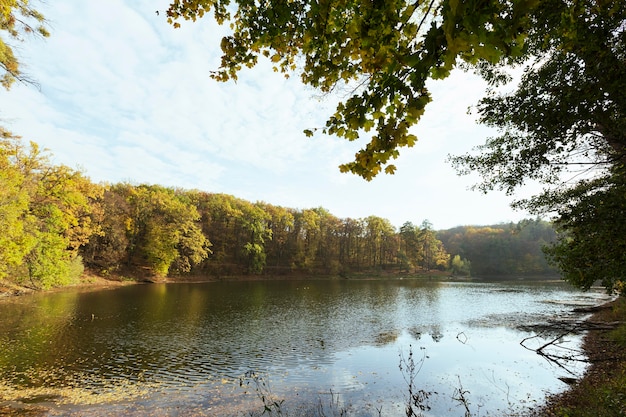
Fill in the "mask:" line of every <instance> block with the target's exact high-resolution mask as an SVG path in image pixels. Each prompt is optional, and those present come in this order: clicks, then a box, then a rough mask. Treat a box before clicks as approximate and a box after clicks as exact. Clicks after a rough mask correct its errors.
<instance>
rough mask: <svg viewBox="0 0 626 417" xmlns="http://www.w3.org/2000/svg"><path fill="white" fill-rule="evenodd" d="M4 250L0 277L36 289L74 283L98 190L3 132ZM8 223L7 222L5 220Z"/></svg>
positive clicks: (1, 208) (0, 254) (0, 143)
mask: <svg viewBox="0 0 626 417" xmlns="http://www.w3.org/2000/svg"><path fill="white" fill-rule="evenodd" d="M1 132H2V139H1V141H0V149H1V151H0V164H1V165H2V167H1V168H2V171H1V172H2V173H1V174H0V182H1V183H2V186H3V187H2V191H1V192H0V199H2V200H4V201H3V203H4V204H2V205H0V212H1V213H2V216H0V219H1V220H0V224H1V225H2V226H4V227H3V230H6V234H4V233H3V236H2V237H0V240H4V239H6V238H8V239H10V240H6V241H5V242H3V244H2V249H0V258H2V259H3V261H4V262H3V265H2V267H0V278H1V277H2V275H4V276H6V275H7V274H8V273H10V274H11V276H12V277H13V279H14V280H16V281H19V282H23V283H27V284H29V285H32V286H34V287H41V288H50V287H53V286H60V285H65V284H68V283H70V282H71V281H73V280H75V279H77V278H78V276H79V275H80V274H81V273H82V261H81V259H80V257H79V252H78V251H79V248H80V247H81V246H83V245H84V244H85V243H86V242H87V240H88V238H89V236H91V235H92V234H94V233H97V232H98V228H99V226H98V225H96V224H93V223H92V222H91V217H90V215H91V210H92V201H93V200H95V199H96V198H97V197H98V195H99V193H100V190H99V189H98V187H95V186H93V184H92V183H91V182H90V181H89V180H88V179H87V178H85V177H84V176H83V175H82V174H81V173H80V172H78V171H74V170H72V169H70V168H68V167H65V166H63V165H60V166H55V165H52V164H50V162H49V160H48V155H47V154H46V153H45V152H42V151H40V150H39V147H38V146H37V144H35V143H34V142H31V143H30V146H29V147H26V146H24V144H23V143H22V141H21V138H20V137H17V136H14V135H12V134H11V133H9V132H7V131H5V130H1ZM2 223H4V224H2Z"/></svg>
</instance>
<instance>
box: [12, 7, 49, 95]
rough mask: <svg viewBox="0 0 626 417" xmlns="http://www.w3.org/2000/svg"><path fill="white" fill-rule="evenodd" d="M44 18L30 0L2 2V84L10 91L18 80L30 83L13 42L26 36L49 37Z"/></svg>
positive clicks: (19, 40)
mask: <svg viewBox="0 0 626 417" xmlns="http://www.w3.org/2000/svg"><path fill="white" fill-rule="evenodd" d="M44 23H45V19H44V16H43V15H42V14H41V13H39V12H38V11H37V10H35V9H34V8H33V7H32V5H31V2H30V1H28V0H0V31H2V32H0V35H1V34H4V36H0V71H1V72H2V73H1V74H0V84H1V85H2V86H3V87H4V88H5V89H9V88H10V87H11V84H13V83H14V82H15V81H16V80H19V81H28V78H27V77H26V76H25V75H24V73H23V72H22V70H21V65H20V62H19V60H18V58H17V57H16V56H15V53H14V47H13V46H11V43H12V42H21V41H23V40H24V37H25V36H26V35H31V34H37V35H40V36H43V37H47V36H49V33H48V30H47V29H46V27H45V25H44Z"/></svg>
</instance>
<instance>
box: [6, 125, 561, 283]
mask: <svg viewBox="0 0 626 417" xmlns="http://www.w3.org/2000/svg"><path fill="white" fill-rule="evenodd" d="M0 164H1V166H0V182H1V183H2V185H3V186H2V187H1V188H0V229H1V230H3V233H2V235H0V278H2V279H7V280H10V281H12V282H15V283H19V284H22V285H28V286H32V287H36V288H49V287H53V286H60V285H65V284H69V283H71V282H74V281H75V280H76V279H77V278H78V277H79V276H80V275H81V274H82V273H83V272H84V269H85V268H87V269H88V270H89V271H91V272H94V273H97V274H100V275H103V276H124V275H125V276H131V277H137V278H146V277H172V278H176V277H183V276H190V275H191V276H195V277H197V276H207V277H220V278H222V277H229V276H241V275H254V274H257V275H258V274H264V275H272V276H281V275H294V274H298V275H311V276H312V275H330V276H348V275H349V274H353V273H359V272H373V271H377V272H382V271H386V272H396V273H415V272H420V271H431V270H439V271H450V273H451V274H458V275H470V274H473V275H494V274H497V275H509V274H545V273H546V272H550V271H551V270H550V269H549V268H548V266H547V265H546V262H545V259H544V258H543V255H542V253H541V246H542V245H543V244H544V243H546V242H549V241H551V240H553V239H554V231H553V230H552V228H551V227H550V225H549V224H547V223H545V222H542V221H539V220H537V221H531V220H528V221H524V222H521V223H519V224H516V225H514V224H509V225H498V226H490V227H459V228H455V229H451V230H447V231H440V232H436V231H435V230H433V227H432V225H431V224H430V223H429V222H428V221H424V222H422V224H421V225H419V226H417V225H414V224H412V223H410V222H406V223H405V224H403V225H402V226H401V227H400V228H399V229H396V227H394V225H392V224H391V223H390V222H389V221H388V220H387V219H384V218H380V217H377V216H369V217H367V218H363V219H351V218H345V219H341V218H338V217H336V216H334V215H332V214H331V213H330V212H328V210H326V209H324V208H321V207H319V208H311V209H293V208H285V207H280V206H275V205H272V204H269V203H264V202H256V203H252V202H249V201H246V200H243V199H240V198H237V197H234V196H232V195H227V194H215V193H208V192H204V191H198V190H184V189H174V188H166V187H162V186H159V185H145V184H140V185H134V184H128V183H121V184H95V183H92V182H91V181H90V180H89V179H88V178H86V177H85V176H84V175H83V174H82V173H81V172H79V171H75V170H73V169H70V168H68V167H66V166H62V165H53V164H51V163H50V162H49V155H48V154H47V153H46V152H42V151H40V150H39V148H38V146H37V145H36V144H35V143H30V145H28V146H26V145H25V144H24V143H23V142H22V140H21V138H19V137H16V136H13V135H12V134H11V133H9V132H7V131H2V139H1V146H0Z"/></svg>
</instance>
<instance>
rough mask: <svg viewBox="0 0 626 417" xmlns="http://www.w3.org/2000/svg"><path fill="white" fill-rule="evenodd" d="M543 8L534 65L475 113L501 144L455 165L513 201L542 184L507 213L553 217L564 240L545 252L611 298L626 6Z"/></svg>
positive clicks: (620, 243) (624, 122) (568, 273)
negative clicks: (520, 191) (517, 210)
mask: <svg viewBox="0 0 626 417" xmlns="http://www.w3.org/2000/svg"><path fill="white" fill-rule="evenodd" d="M542 7H544V8H545V9H546V11H545V13H543V14H541V15H539V16H538V17H537V19H536V22H537V23H536V24H537V25H539V26H540V27H541V28H542V31H543V32H545V37H544V39H539V38H538V39H535V40H534V42H533V43H532V45H531V46H532V48H531V50H532V52H533V54H534V55H535V56H536V57H535V58H534V59H533V60H532V61H531V62H530V64H529V65H528V66H527V67H526V69H525V72H524V75H523V77H522V79H521V82H520V83H519V85H518V86H517V88H516V89H515V90H514V91H513V92H511V93H508V94H496V93H495V92H492V93H491V94H490V95H489V96H487V97H485V98H484V99H483V100H481V102H480V103H479V105H478V108H477V109H478V113H479V115H480V120H481V122H483V123H485V124H487V125H491V126H494V127H496V128H497V129H499V130H500V132H501V135H500V136H497V137H495V138H490V139H488V140H487V142H486V143H485V144H484V145H482V146H480V147H479V148H478V149H477V150H478V151H479V153H478V154H468V155H463V156H458V157H455V158H452V160H453V163H455V164H456V165H457V167H458V168H459V171H460V172H461V173H468V172H470V171H478V172H479V173H480V174H481V175H482V177H483V182H482V183H480V184H478V186H477V188H478V189H480V190H483V191H489V190H492V189H502V190H504V191H506V192H507V193H509V194H510V193H512V192H513V191H514V190H515V189H517V188H518V187H520V186H521V185H523V184H524V183H525V182H527V181H528V180H534V181H538V182H541V183H544V184H545V185H546V186H547V187H546V191H545V192H543V193H542V194H540V195H538V196H535V197H533V198H530V199H527V200H521V201H517V202H515V203H514V205H515V206H517V207H522V208H526V209H528V210H529V211H530V212H533V213H536V214H538V215H546V214H547V215H552V216H554V219H555V223H556V225H557V226H558V228H559V231H560V232H561V236H560V238H559V240H558V243H557V244H556V245H555V246H553V247H552V249H549V250H548V253H549V254H550V255H551V257H552V260H553V261H554V262H555V263H556V264H557V265H558V266H559V267H560V268H561V270H562V271H563V272H564V275H565V278H566V279H567V280H568V281H570V282H571V283H573V284H574V285H577V286H580V287H583V288H589V286H590V285H591V284H592V283H593V282H594V281H595V280H596V279H602V280H603V284H604V285H605V286H606V288H607V290H609V291H612V290H613V288H614V287H615V286H619V282H620V280H623V277H624V275H625V273H626V263H624V262H623V259H622V258H621V257H620V256H618V254H617V253H615V252H614V251H613V250H612V248H621V247H624V245H625V244H626V235H624V234H621V235H620V234H615V233H614V232H615V231H616V230H622V229H623V227H624V226H623V223H624V220H623V217H620V216H619V215H615V214H619V213H620V207H624V206H625V205H626V194H624V193H623V192H622V191H621V190H623V188H622V184H623V183H624V178H625V177H624V175H625V170H624V165H625V164H626V117H625V115H626V3H624V2H621V1H608V0H603V1H591V0H578V1H574V2H560V1H556V0H552V1H547V2H545V4H543V2H542ZM550 8H552V9H550ZM492 80H493V81H494V82H495V81H496V80H495V78H492ZM585 213H587V214H585ZM611 213H613V215H611ZM605 222H609V224H611V226H610V227H607V223H605ZM607 242H611V244H610V245H608V246H607V244H606V243H607ZM610 259H613V260H610ZM601 260H603V261H602V262H600V261H601ZM605 262H609V263H608V264H606V266H607V268H606V269H604V271H605V272H603V273H601V274H598V272H599V270H598V267H600V265H603V264H605ZM609 264H610V265H611V266H610V267H608V265H609ZM600 268H601V267H600Z"/></svg>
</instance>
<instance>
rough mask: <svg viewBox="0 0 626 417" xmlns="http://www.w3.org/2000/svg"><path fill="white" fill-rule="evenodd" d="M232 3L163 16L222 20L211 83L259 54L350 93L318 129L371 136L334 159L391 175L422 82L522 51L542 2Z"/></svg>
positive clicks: (410, 139) (369, 174)
mask: <svg viewBox="0 0 626 417" xmlns="http://www.w3.org/2000/svg"><path fill="white" fill-rule="evenodd" d="M232 3H234V4H231V1H229V0H174V1H172V3H171V5H170V7H169V9H168V11H167V16H168V21H169V22H170V23H172V24H173V25H174V27H178V26H180V21H181V20H182V19H186V20H193V21H195V20H197V19H199V18H202V17H203V16H205V15H206V14H209V13H212V14H213V16H214V18H215V20H216V21H217V22H218V23H219V24H223V23H229V24H230V27H231V29H232V31H231V33H230V34H229V35H227V36H225V37H224V38H223V39H222V42H221V48H222V53H223V55H222V61H221V66H220V68H219V69H218V70H217V71H216V72H214V73H213V74H212V76H213V78H215V79H217V80H220V81H226V80H229V79H235V80H236V79H237V74H238V72H239V71H240V70H241V68H243V67H252V66H254V65H255V64H256V63H257V61H258V59H259V58H260V57H267V58H268V59H270V60H271V62H272V63H273V64H274V67H275V69H276V71H280V72H282V73H284V74H285V75H289V74H290V73H292V72H298V73H299V75H300V78H301V80H302V82H303V83H305V84H308V85H310V86H312V87H314V88H316V89H318V90H320V91H322V92H324V93H328V92H331V91H333V90H336V89H337V88H340V87H342V86H344V85H347V86H348V88H349V91H351V93H350V94H348V97H347V99H345V100H343V101H341V102H340V103H339V104H338V106H337V109H336V112H335V113H334V114H333V115H331V116H330V117H329V118H328V120H327V122H326V125H325V126H324V127H323V128H321V130H322V131H323V132H325V133H328V134H332V135H337V136H339V137H343V138H345V139H348V140H356V139H360V137H361V136H363V135H368V134H369V135H370V138H369V142H368V143H367V144H366V145H365V146H364V147H363V148H362V149H361V150H360V151H359V152H358V153H357V154H356V156H355V160H354V161H353V162H348V163H346V164H344V165H342V166H341V170H342V171H350V172H353V173H355V174H358V175H360V176H362V177H363V178H365V179H368V180H369V179H372V178H373V177H374V176H375V175H376V174H378V173H379V172H381V171H382V170H383V169H384V171H385V172H387V173H393V172H394V171H395V167H394V166H393V165H392V164H390V161H391V160H393V159H395V158H397V156H398V149H399V148H401V147H405V146H413V145H414V143H415V142H416V140H417V138H416V137H415V135H414V134H413V133H411V131H410V128H411V126H413V125H415V124H416V123H417V121H418V120H419V119H420V117H421V116H422V114H423V112H424V109H425V107H426V105H427V104H428V103H429V102H430V100H431V97H430V93H429V91H428V88H427V86H426V83H427V81H428V80H429V79H443V78H446V77H447V76H448V75H449V74H450V72H451V70H452V69H453V68H454V67H455V66H456V65H457V63H458V62H465V63H468V64H470V65H474V66H480V65H482V64H497V63H500V62H508V61H509V60H512V59H515V58H518V57H521V56H523V55H524V54H525V53H526V52H527V48H526V47H525V43H524V41H525V39H526V38H527V37H528V33H529V31H531V30H533V26H532V25H533V23H534V21H533V14H534V13H535V12H536V10H537V8H538V4H539V3H540V2H537V1H533V0H527V1H512V2H507V1H482V2H477V1H463V0H432V1H427V2H419V1H417V2H409V1H406V0H392V1H344V2H330V1H320V2H318V1H309V0H296V1H272V2H249V1H235V2H232ZM369 132H373V133H369ZM306 133H307V134H309V135H310V134H313V131H312V130H308V131H306Z"/></svg>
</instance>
